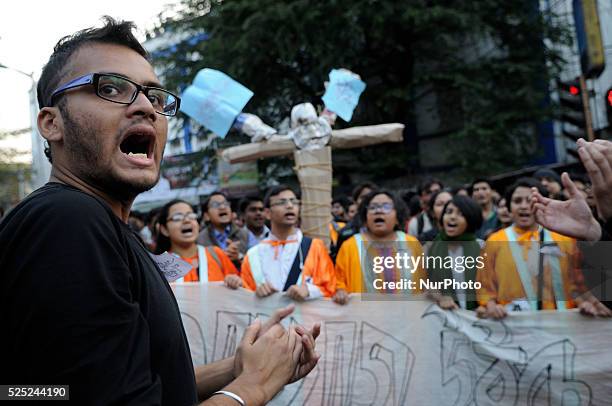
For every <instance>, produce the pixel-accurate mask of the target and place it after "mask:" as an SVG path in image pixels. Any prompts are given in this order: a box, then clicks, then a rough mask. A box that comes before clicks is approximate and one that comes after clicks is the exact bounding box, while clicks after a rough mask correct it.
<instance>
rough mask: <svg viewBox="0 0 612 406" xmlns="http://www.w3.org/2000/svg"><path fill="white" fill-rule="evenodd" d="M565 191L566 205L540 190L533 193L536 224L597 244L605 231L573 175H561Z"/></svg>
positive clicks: (533, 189) (534, 189)
mask: <svg viewBox="0 0 612 406" xmlns="http://www.w3.org/2000/svg"><path fill="white" fill-rule="evenodd" d="M561 182H562V183H563V187H565V189H566V190H567V192H568V194H569V199H568V200H565V201H561V200H554V199H549V198H547V197H544V196H542V195H541V194H540V193H539V192H538V189H537V188H532V189H531V207H532V209H533V211H534V214H535V218H536V221H537V222H538V223H540V224H541V225H542V226H544V227H545V228H547V229H549V230H552V231H555V232H557V233H559V234H563V235H567V236H570V237H573V238H576V239H579V240H586V241H597V240H599V238H600V237H601V227H600V225H599V223H597V220H595V217H593V214H592V213H591V209H590V207H589V205H588V204H587V201H586V199H585V197H584V195H583V194H582V193H580V191H579V190H578V188H577V187H576V185H575V184H574V182H572V180H571V179H570V177H569V175H568V174H567V173H566V172H564V173H563V174H562V175H561Z"/></svg>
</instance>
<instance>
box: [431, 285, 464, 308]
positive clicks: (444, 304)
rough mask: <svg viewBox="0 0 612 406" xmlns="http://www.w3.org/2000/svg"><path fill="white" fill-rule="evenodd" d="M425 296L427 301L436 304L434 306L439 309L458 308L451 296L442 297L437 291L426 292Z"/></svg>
mask: <svg viewBox="0 0 612 406" xmlns="http://www.w3.org/2000/svg"><path fill="white" fill-rule="evenodd" d="M426 296H427V298H428V299H430V300H432V301H434V302H436V304H437V305H438V306H440V308H441V309H444V310H456V309H458V308H459V306H458V305H457V303H455V300H454V299H453V298H452V296H447V295H443V294H441V293H440V292H439V291H437V290H429V291H427V293H426Z"/></svg>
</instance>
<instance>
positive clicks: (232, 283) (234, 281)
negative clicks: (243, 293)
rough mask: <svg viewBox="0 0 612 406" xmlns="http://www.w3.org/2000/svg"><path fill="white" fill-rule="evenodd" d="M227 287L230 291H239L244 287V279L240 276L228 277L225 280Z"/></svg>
mask: <svg viewBox="0 0 612 406" xmlns="http://www.w3.org/2000/svg"><path fill="white" fill-rule="evenodd" d="M223 282H224V283H225V286H227V287H228V288H230V289H238V288H241V287H242V278H241V277H240V276H238V275H226V276H225V279H223Z"/></svg>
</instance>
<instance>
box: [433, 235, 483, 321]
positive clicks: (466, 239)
mask: <svg viewBox="0 0 612 406" xmlns="http://www.w3.org/2000/svg"><path fill="white" fill-rule="evenodd" d="M452 242H460V243H461V246H462V247H463V256H464V257H472V258H474V262H475V259H476V257H477V256H479V255H480V244H479V243H478V241H477V240H476V235H475V234H474V233H463V234H461V235H459V236H457V237H449V236H448V235H446V233H445V232H444V230H440V232H439V233H438V235H437V236H436V238H435V239H434V240H433V242H432V245H431V247H430V248H429V252H428V253H427V256H429V257H442V258H446V257H447V256H448V244H449V243H452ZM430 263H431V260H430ZM433 265H434V266H433V267H430V268H429V269H427V274H428V278H429V280H430V281H436V282H441V281H443V280H444V279H453V271H452V270H451V269H446V268H444V267H442V268H440V267H438V265H440V264H439V261H435V262H434V264H433ZM476 271H477V268H476V263H474V264H473V265H472V266H471V267H467V266H465V271H464V278H465V281H466V282H468V281H470V280H471V281H475V280H476ZM440 293H442V294H444V295H447V296H452V298H453V299H454V300H455V301H457V295H456V294H455V291H454V290H453V289H448V290H442V291H441V292H440ZM465 294H466V299H467V303H466V307H467V309H468V310H474V309H475V308H476V307H478V302H477V301H476V291H475V290H474V289H467V290H466V291H465Z"/></svg>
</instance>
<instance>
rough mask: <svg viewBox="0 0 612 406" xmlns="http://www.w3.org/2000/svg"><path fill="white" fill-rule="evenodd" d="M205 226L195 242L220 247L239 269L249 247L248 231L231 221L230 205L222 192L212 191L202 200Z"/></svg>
mask: <svg viewBox="0 0 612 406" xmlns="http://www.w3.org/2000/svg"><path fill="white" fill-rule="evenodd" d="M202 206H203V208H204V222H205V226H204V227H203V229H202V231H200V235H199V236H198V240H197V243H198V244H200V245H203V246H205V247H210V246H211V245H216V246H217V247H219V248H221V249H222V250H223V251H225V253H226V254H227V256H228V257H229V259H231V260H232V262H233V263H234V265H236V268H238V269H240V264H241V263H242V258H243V257H244V254H245V253H246V251H247V249H248V247H249V232H248V230H246V229H244V228H238V227H236V225H235V224H234V222H233V221H232V205H231V204H230V202H229V200H228V199H227V196H226V195H225V193H223V192H213V193H212V194H211V195H210V196H208V198H207V199H206V200H205V201H204V204H203V205H202Z"/></svg>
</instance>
